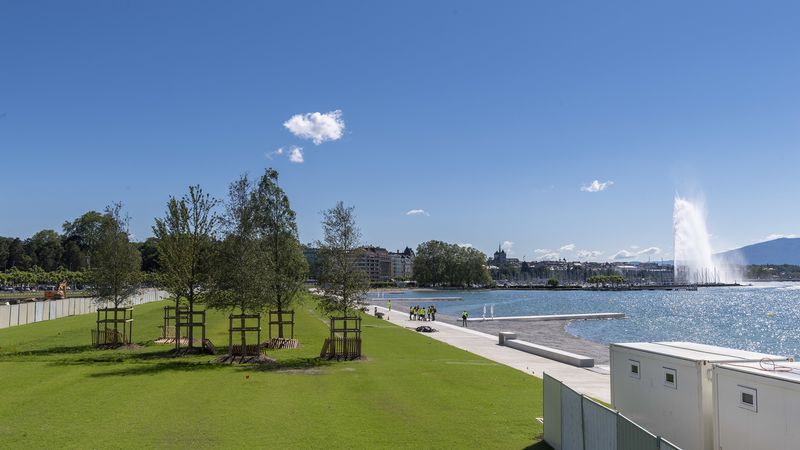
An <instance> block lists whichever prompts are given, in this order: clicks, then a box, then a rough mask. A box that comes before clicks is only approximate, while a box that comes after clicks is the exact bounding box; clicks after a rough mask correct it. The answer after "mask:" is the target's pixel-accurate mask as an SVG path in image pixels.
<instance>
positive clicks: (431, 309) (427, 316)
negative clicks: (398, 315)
mask: <svg viewBox="0 0 800 450" xmlns="http://www.w3.org/2000/svg"><path fill="white" fill-rule="evenodd" d="M408 320H423V321H434V320H436V307H435V306H433V305H431V306H428V307H427V308H426V307H424V306H419V305H417V306H412V307H411V308H409V309H408Z"/></svg>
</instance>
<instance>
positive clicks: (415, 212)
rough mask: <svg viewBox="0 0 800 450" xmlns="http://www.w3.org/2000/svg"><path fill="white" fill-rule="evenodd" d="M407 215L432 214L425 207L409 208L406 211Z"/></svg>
mask: <svg viewBox="0 0 800 450" xmlns="http://www.w3.org/2000/svg"><path fill="white" fill-rule="evenodd" d="M406 215H407V216H430V213H429V212H428V211H425V210H424V209H412V210H409V211H408V212H406Z"/></svg>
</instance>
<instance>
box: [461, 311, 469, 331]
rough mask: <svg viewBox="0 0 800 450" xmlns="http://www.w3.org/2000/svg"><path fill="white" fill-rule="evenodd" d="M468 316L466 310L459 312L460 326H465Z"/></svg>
mask: <svg viewBox="0 0 800 450" xmlns="http://www.w3.org/2000/svg"><path fill="white" fill-rule="evenodd" d="M468 317H469V313H468V312H467V311H466V310H465V311H464V312H463V313H461V326H462V327H466V326H467V318H468Z"/></svg>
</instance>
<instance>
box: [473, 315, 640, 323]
mask: <svg viewBox="0 0 800 450" xmlns="http://www.w3.org/2000/svg"><path fill="white" fill-rule="evenodd" d="M624 318H625V314H623V313H589V314H555V315H548V316H506V317H494V318H491V317H486V318H483V317H475V318H472V319H467V322H484V321H492V320H527V321H536V320H596V319H624Z"/></svg>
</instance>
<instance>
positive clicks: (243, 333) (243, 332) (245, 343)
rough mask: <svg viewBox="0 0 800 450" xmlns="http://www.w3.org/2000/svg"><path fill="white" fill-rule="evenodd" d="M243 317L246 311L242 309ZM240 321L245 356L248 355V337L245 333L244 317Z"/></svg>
mask: <svg viewBox="0 0 800 450" xmlns="http://www.w3.org/2000/svg"><path fill="white" fill-rule="evenodd" d="M242 315H244V309H242ZM239 320H240V322H241V328H242V330H241V333H242V356H244V355H246V354H247V336H246V334H245V333H246V332H245V331H244V322H245V319H244V317H241V318H240V319H239Z"/></svg>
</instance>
